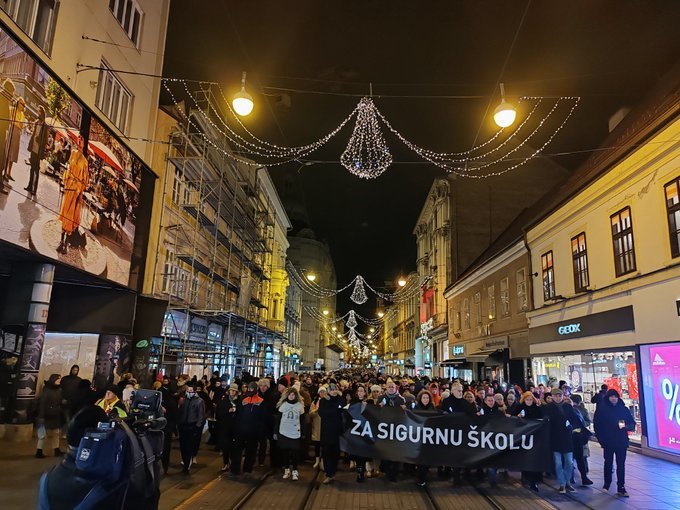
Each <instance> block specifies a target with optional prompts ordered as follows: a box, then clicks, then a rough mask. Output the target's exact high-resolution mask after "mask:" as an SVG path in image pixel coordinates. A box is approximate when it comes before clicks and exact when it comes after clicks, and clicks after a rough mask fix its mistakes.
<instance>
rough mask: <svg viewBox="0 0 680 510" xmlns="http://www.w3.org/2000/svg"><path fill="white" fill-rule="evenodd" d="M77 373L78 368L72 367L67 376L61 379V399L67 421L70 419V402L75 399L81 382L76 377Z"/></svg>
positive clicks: (76, 366)
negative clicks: (64, 405)
mask: <svg viewBox="0 0 680 510" xmlns="http://www.w3.org/2000/svg"><path fill="white" fill-rule="evenodd" d="M78 372H80V367H79V366H78V365H73V366H72V367H71V371H70V372H69V374H68V375H67V376H65V377H62V378H61V398H62V399H64V403H65V404H66V407H65V409H66V412H67V415H66V420H67V421H68V420H69V419H71V416H72V415H71V405H72V400H73V399H74V398H75V396H76V393H77V391H78V385H79V384H80V381H81V380H82V379H81V378H80V377H78Z"/></svg>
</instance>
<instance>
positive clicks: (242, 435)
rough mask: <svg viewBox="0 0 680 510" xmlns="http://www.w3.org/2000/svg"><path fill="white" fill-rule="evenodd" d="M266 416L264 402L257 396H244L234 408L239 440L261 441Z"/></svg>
mask: <svg viewBox="0 0 680 510" xmlns="http://www.w3.org/2000/svg"><path fill="white" fill-rule="evenodd" d="M267 416H268V412H267V409H266V408H265V406H264V400H262V397H260V396H259V395H257V393H256V394H254V395H252V396H246V397H245V398H244V399H243V400H242V401H241V403H240V404H239V405H238V406H237V407H236V419H235V422H234V426H235V431H236V437H237V438H239V439H251V440H252V439H261V438H262V436H263V434H264V430H265V429H264V424H265V417H267Z"/></svg>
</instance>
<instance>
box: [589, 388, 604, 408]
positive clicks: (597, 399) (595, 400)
mask: <svg viewBox="0 0 680 510" xmlns="http://www.w3.org/2000/svg"><path fill="white" fill-rule="evenodd" d="M606 394H607V385H606V384H603V385H602V386H600V391H598V392H597V393H595V395H593V396H592V397H590V403H591V404H596V405H599V404H601V403H602V401H603V400H604V396H605V395H606Z"/></svg>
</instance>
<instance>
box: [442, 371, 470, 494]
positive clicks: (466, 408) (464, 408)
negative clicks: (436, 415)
mask: <svg viewBox="0 0 680 510" xmlns="http://www.w3.org/2000/svg"><path fill="white" fill-rule="evenodd" d="M439 410H440V411H442V412H444V413H446V414H454V413H459V414H465V415H467V416H475V415H476V414H477V409H476V408H475V406H474V404H471V403H470V402H468V401H467V400H465V399H464V398H463V385H462V384H460V383H459V382H455V383H453V384H452V385H451V395H450V396H448V397H446V398H445V399H443V400H442V401H441V402H440V404H439ZM446 471H447V469H440V470H439V473H441V474H442V475H444V474H445V473H446ZM461 472H462V469H461V468H459V467H456V468H453V485H454V486H458V485H460V484H461V476H460V475H461Z"/></svg>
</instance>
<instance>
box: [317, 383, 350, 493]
mask: <svg viewBox="0 0 680 510" xmlns="http://www.w3.org/2000/svg"><path fill="white" fill-rule="evenodd" d="M343 407H344V400H343V398H342V396H341V393H340V390H339V389H338V387H337V385H336V383H330V384H329V385H328V394H327V395H326V396H325V397H324V398H321V399H319V409H318V410H317V413H318V414H319V416H320V417H321V457H322V459H323V470H324V472H325V473H326V478H324V480H323V482H322V483H324V484H329V483H332V482H333V480H334V478H335V473H336V472H337V470H338V462H339V461H340V436H341V435H342V432H343V421H342V412H343Z"/></svg>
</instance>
